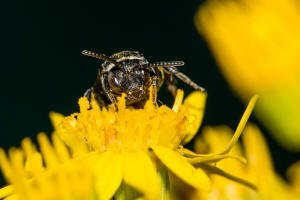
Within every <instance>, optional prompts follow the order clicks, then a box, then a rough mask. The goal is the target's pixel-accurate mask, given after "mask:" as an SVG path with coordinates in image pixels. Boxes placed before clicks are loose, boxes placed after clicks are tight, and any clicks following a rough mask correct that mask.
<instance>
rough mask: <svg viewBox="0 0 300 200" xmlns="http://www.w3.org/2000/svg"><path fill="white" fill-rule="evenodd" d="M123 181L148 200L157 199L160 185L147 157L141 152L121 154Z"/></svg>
mask: <svg viewBox="0 0 300 200" xmlns="http://www.w3.org/2000/svg"><path fill="white" fill-rule="evenodd" d="M123 165H124V166H123V174H124V181H125V182H126V183H127V184H128V185H131V186H132V187H134V188H136V189H137V190H139V191H141V192H142V193H143V194H145V196H146V197H147V198H149V199H159V197H160V183H159V179H158V176H157V173H156V170H155V167H154V165H153V163H152V161H151V160H150V158H149V156H148V155H147V154H146V153H145V152H142V151H137V152H124V153H123Z"/></svg>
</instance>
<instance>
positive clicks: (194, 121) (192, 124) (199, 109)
mask: <svg viewBox="0 0 300 200" xmlns="http://www.w3.org/2000/svg"><path fill="white" fill-rule="evenodd" d="M206 96H207V94H206V93H203V92H193V93H192V94H190V95H189V96H188V97H187V98H186V99H185V100H184V103H183V105H184V107H186V108H187V111H188V122H189V125H188V128H187V132H186V136H185V138H184V139H183V141H182V144H186V143H188V142H189V141H190V140H191V139H192V138H193V137H194V136H195V134H196V133H197V132H198V129H199V127H200V125H201V122H202V119H203V114H204V108H205V102H206Z"/></svg>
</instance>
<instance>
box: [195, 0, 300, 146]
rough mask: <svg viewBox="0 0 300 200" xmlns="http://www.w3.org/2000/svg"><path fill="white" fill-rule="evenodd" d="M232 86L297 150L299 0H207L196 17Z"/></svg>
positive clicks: (282, 140)
mask: <svg viewBox="0 0 300 200" xmlns="http://www.w3.org/2000/svg"><path fill="white" fill-rule="evenodd" d="M195 22H196V26H197V28H198V30H199V32H200V33H201V34H202V35H204V37H205V38H206V40H207V41H208V43H209V45H210V47H211V49H212V51H213V53H214V55H215V57H216V59H217V61H218V63H219V67H220V69H221V71H222V73H223V74H224V76H225V78H226V79H227V81H228V83H229V84H230V86H231V87H232V88H233V89H234V90H235V91H236V92H237V94H238V95H239V96H240V97H241V98H242V99H243V100H244V101H246V100H247V99H248V98H249V97H250V96H252V95H253V94H259V95H260V97H261V98H260V100H259V102H258V105H257V107H256V110H255V113H256V114H257V116H258V117H259V118H260V120H262V122H263V123H264V124H265V125H266V126H267V128H268V129H269V131H270V132H271V133H272V134H273V135H274V136H275V137H276V139H277V140H278V141H279V142H280V143H281V144H283V145H285V147H287V148H289V149H291V150H300V126H299V123H300V118H299V117H298V113H299V112H300V104H299V101H300V67H299V66H300V59H299V51H300V4H299V1H298V0H285V1H272V0H240V1H234V0H208V1H207V2H206V3H205V4H204V5H202V6H201V7H200V9H199V11H198V13H197V15H196V17H195Z"/></svg>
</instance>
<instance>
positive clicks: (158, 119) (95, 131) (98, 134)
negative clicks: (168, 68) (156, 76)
mask: <svg viewBox="0 0 300 200" xmlns="http://www.w3.org/2000/svg"><path fill="white" fill-rule="evenodd" d="M150 99H151V98H150ZM182 99H183V91H181V90H179V91H178V92H177V97H176V99H175V103H174V106H173V108H169V107H167V106H166V105H162V106H159V107H157V108H156V107H155V106H154V105H153V103H152V101H151V100H149V101H148V102H147V103H146V105H145V107H144V109H134V108H127V107H126V106H125V95H123V96H122V97H120V98H119V99H118V103H117V106H118V108H119V110H118V112H116V111H115V108H114V106H109V107H108V108H100V107H99V106H98V104H97V103H96V101H95V100H92V101H91V105H90V102H89V101H88V100H87V99H86V98H84V97H82V98H80V99H79V106H80V113H75V114H72V115H71V116H68V117H66V118H64V119H63V120H62V122H61V124H60V125H59V129H60V131H59V132H63V133H68V134H71V135H72V136H71V137H72V138H76V140H77V141H76V142H80V143H85V144H87V145H88V147H89V149H91V150H95V151H100V152H103V151H107V150H116V151H120V150H147V149H149V147H151V146H154V145H159V146H165V147H168V148H172V149H174V148H176V147H178V145H179V144H180V142H181V141H182V140H183V138H184V137H185V136H186V135H187V133H188V132H191V130H190V127H191V126H192V127H193V126H195V123H196V122H197V121H199V116H197V115H194V114H192V113H191V110H189V109H188V108H187V107H186V106H183V105H182ZM200 109H201V108H200ZM202 109H203V108H202ZM201 118H202V117H201ZM196 126H197V125H196ZM196 129H198V127H196Z"/></svg>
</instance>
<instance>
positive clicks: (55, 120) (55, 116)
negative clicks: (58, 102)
mask: <svg viewBox="0 0 300 200" xmlns="http://www.w3.org/2000/svg"><path fill="white" fill-rule="evenodd" d="M49 117H50V120H51V123H52V126H53V128H54V131H56V130H57V129H58V127H59V124H60V123H61V121H62V120H63V119H64V118H65V116H64V115H62V114H60V113H57V112H53V111H52V112H50V113H49Z"/></svg>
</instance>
